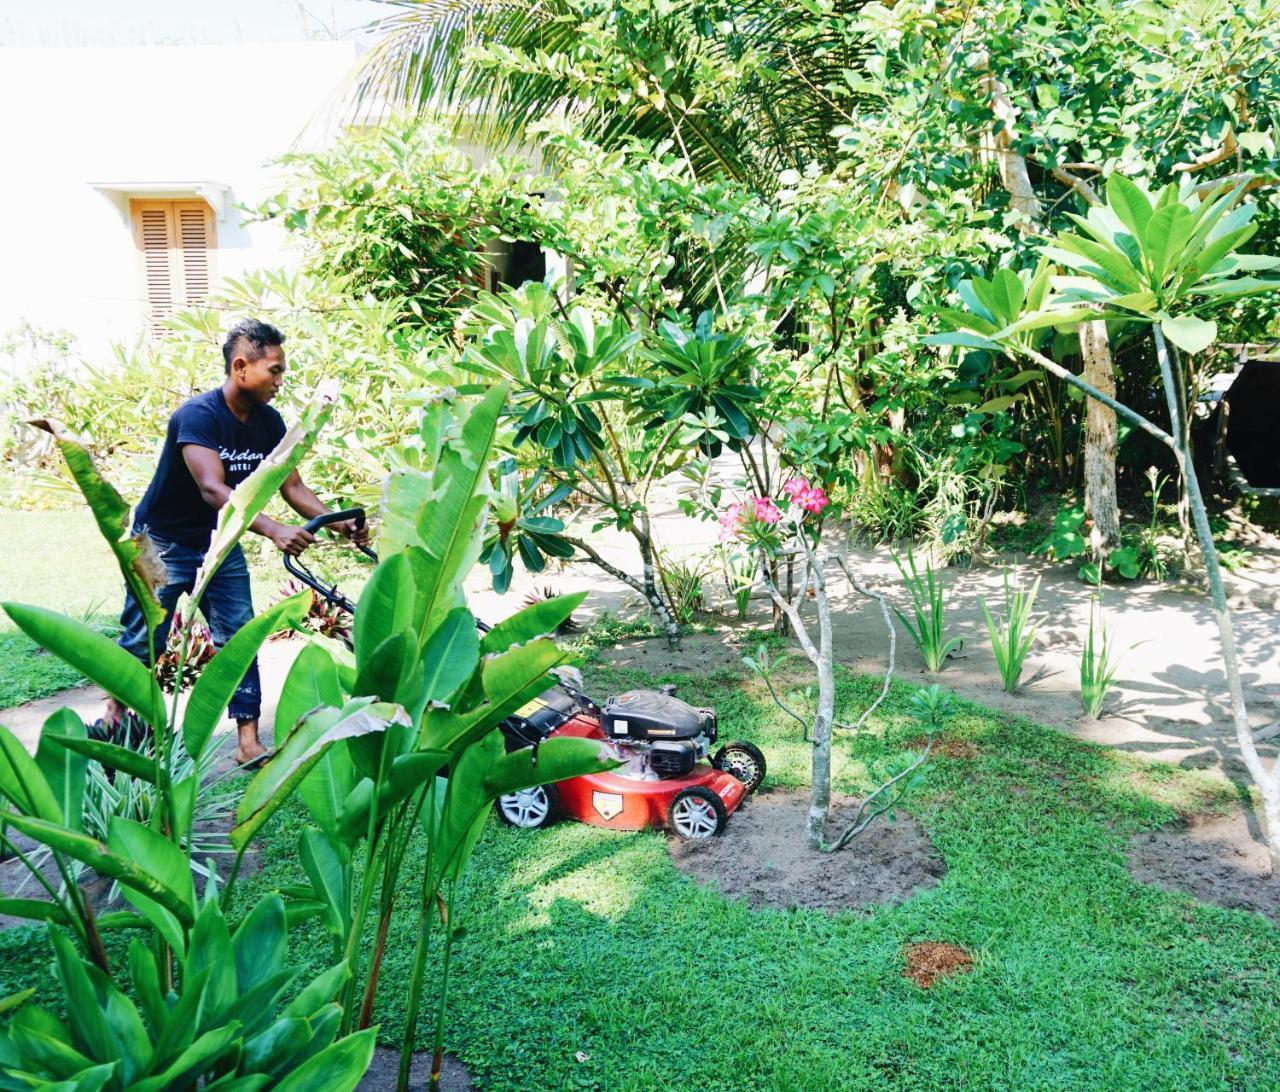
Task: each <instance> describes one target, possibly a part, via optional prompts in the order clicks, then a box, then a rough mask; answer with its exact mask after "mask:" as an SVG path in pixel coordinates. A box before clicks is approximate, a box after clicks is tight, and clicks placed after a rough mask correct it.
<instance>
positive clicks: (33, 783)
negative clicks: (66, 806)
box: [0, 725, 62, 823]
mask: <svg viewBox="0 0 1280 1092" xmlns="http://www.w3.org/2000/svg"><path fill="white" fill-rule="evenodd" d="M0 797H3V798H5V799H7V800H9V801H10V802H11V803H12V804H13V806H14V807H15V808H17V809H18V810H19V811H20V812H22V814H23V815H31V816H34V817H35V818H37V819H45V820H47V821H48V822H50V823H61V822H62V808H61V807H60V806H59V803H58V798H57V796H55V795H54V793H53V790H52V789H51V788H50V787H49V782H48V781H46V780H45V776H44V774H43V773H41V771H40V767H39V766H38V765H37V764H36V760H35V759H34V758H32V757H31V756H30V755H29V754H27V749H26V748H25V747H24V746H23V745H22V744H21V743H20V742H18V737H17V736H15V735H14V734H13V733H12V732H11V731H9V729H8V728H5V727H4V726H3V725H0Z"/></svg>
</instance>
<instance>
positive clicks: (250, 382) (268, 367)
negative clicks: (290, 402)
mask: <svg viewBox="0 0 1280 1092" xmlns="http://www.w3.org/2000/svg"><path fill="white" fill-rule="evenodd" d="M252 352H253V347H252V346H246V347H245V351H244V352H237V353H236V355H235V356H234V357H233V358H232V360H231V374H232V375H233V376H234V377H235V380H236V386H237V387H238V388H239V389H240V390H241V391H242V392H243V393H244V394H245V395H247V396H248V397H249V398H251V399H252V400H253V401H254V402H257V403H258V405H260V406H265V405H266V404H267V403H268V402H270V401H271V400H272V399H273V398H274V397H275V396H276V395H277V394H279V393H280V388H281V387H283V386H284V373H285V372H286V371H287V370H288V365H287V364H286V363H285V359H284V349H282V348H281V347H280V346H279V345H268V346H267V347H266V348H264V349H263V350H262V355H261V356H260V357H258V358H257V359H256V360H251V359H249V356H248V355H246V354H252Z"/></svg>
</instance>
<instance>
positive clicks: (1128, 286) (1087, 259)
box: [1042, 234, 1143, 293]
mask: <svg viewBox="0 0 1280 1092" xmlns="http://www.w3.org/2000/svg"><path fill="white" fill-rule="evenodd" d="M1056 241H1057V244H1058V245H1057V246H1046V247H1044V248H1043V250H1042V253H1043V254H1044V256H1045V257H1046V258H1048V259H1049V260H1050V261H1055V262H1058V263H1060V264H1062V265H1065V266H1067V267H1068V268H1069V269H1076V270H1079V271H1080V272H1081V273H1084V274H1086V275H1088V276H1090V277H1094V278H1095V279H1097V280H1098V281H1100V282H1101V283H1103V284H1104V285H1106V286H1107V287H1108V288H1110V289H1111V290H1112V291H1113V292H1116V293H1121V292H1137V291H1139V290H1141V289H1142V288H1143V280H1142V273H1141V271H1140V270H1138V269H1136V268H1135V267H1134V266H1133V264H1132V263H1131V262H1130V260H1129V258H1128V256H1127V255H1126V254H1124V252H1123V251H1121V250H1119V249H1116V248H1114V247H1110V246H1107V245H1106V244H1104V243H1098V242H1094V241H1093V240H1090V239H1085V238H1082V237H1081V236H1079V235H1066V234H1060V235H1058V236H1056Z"/></svg>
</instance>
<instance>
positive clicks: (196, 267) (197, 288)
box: [132, 201, 217, 335]
mask: <svg viewBox="0 0 1280 1092" xmlns="http://www.w3.org/2000/svg"><path fill="white" fill-rule="evenodd" d="M132 209H133V228H134V239H135V241H136V243H137V246H138V251H139V253H140V254H141V256H142V282H143V283H142V287H143V292H144V296H145V299H146V302H147V324H148V326H149V327H150V329H151V332H152V334H154V335H160V334H162V333H163V332H164V320H165V319H166V318H168V317H169V316H170V315H172V314H173V313H174V312H175V311H177V310H179V309H181V308H183V307H186V306H189V305H191V304H197V303H203V302H204V300H205V299H206V298H208V295H209V290H210V288H211V286H212V280H213V256H214V252H215V250H216V247H217V241H216V237H215V234H214V226H213V210H212V209H211V208H210V207H209V206H208V205H206V204H205V203H204V202H203V201H134V202H133V203H132Z"/></svg>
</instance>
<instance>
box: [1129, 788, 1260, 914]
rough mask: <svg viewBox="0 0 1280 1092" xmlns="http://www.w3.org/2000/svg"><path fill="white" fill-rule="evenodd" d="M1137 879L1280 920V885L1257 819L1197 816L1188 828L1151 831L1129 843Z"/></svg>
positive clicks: (1242, 815)
mask: <svg viewBox="0 0 1280 1092" xmlns="http://www.w3.org/2000/svg"><path fill="white" fill-rule="evenodd" d="M1128 856H1129V872H1130V874H1131V875H1132V876H1133V878H1134V879H1135V880H1140V881H1141V882H1142V883H1150V884H1155V886H1156V887H1159V888H1163V889H1164V890H1165V891H1180V892H1182V893H1184V894H1189V895H1194V896H1195V897H1196V898H1198V899H1203V900H1204V901H1205V902H1211V903H1214V904H1216V905H1218V906H1225V907H1227V908H1228V909H1232V910H1256V911H1258V912H1259V913H1262V914H1266V915H1267V916H1269V917H1271V918H1273V919H1274V920H1276V921H1280V880H1277V879H1273V878H1272V877H1271V862H1270V860H1269V859H1268V857H1267V851H1266V847H1265V846H1264V845H1263V844H1262V840H1261V838H1260V836H1259V834H1258V830H1257V822H1256V820H1255V819H1254V817H1253V816H1252V815H1246V814H1245V813H1243V812H1235V813H1233V814H1232V815H1229V816H1224V817H1222V818H1213V819H1204V818H1200V817H1197V818H1196V819H1195V820H1193V821H1192V822H1191V823H1190V824H1189V825H1188V826H1187V827H1185V828H1172V829H1165V830H1153V831H1148V832H1147V833H1145V834H1139V835H1138V836H1137V837H1135V838H1134V839H1133V840H1132V841H1131V842H1130V843H1129V855H1128Z"/></svg>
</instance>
